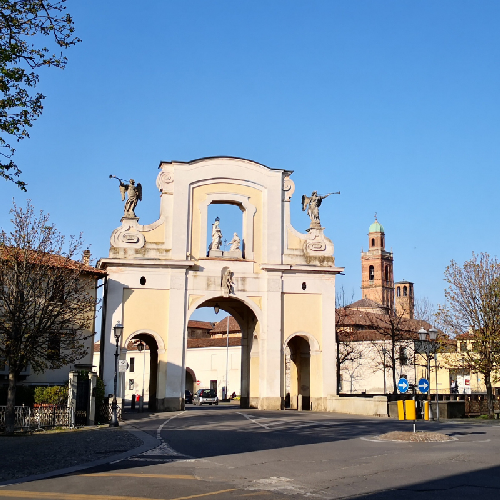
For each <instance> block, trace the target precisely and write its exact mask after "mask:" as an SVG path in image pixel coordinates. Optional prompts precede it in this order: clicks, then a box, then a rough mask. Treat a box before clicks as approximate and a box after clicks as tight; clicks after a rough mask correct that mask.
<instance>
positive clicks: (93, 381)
mask: <svg viewBox="0 0 500 500" xmlns="http://www.w3.org/2000/svg"><path fill="white" fill-rule="evenodd" d="M89 384H90V388H89V389H90V393H89V402H88V406H87V425H94V424H95V410H96V408H95V391H96V386H97V373H94V372H90V373H89Z"/></svg>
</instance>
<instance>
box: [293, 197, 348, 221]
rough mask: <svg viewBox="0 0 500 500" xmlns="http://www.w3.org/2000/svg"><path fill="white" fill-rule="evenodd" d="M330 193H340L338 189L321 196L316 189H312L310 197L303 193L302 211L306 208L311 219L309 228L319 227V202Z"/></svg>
mask: <svg viewBox="0 0 500 500" xmlns="http://www.w3.org/2000/svg"><path fill="white" fill-rule="evenodd" d="M331 194H340V191H337V192H336V193H328V194H325V195H323V196H321V195H319V194H318V192H317V191H313V192H312V194H311V196H310V197H309V196H306V195H305V194H303V195H302V211H305V210H306V209H307V215H308V216H309V218H310V219H311V226H310V227H311V228H313V227H314V228H321V223H320V222H319V207H320V206H321V202H322V201H323V200H324V199H325V198H327V197H328V196H330V195H331Z"/></svg>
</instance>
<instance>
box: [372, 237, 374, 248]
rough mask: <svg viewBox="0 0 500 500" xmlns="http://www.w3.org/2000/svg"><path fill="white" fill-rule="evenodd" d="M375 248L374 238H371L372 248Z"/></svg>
mask: <svg viewBox="0 0 500 500" xmlns="http://www.w3.org/2000/svg"><path fill="white" fill-rule="evenodd" d="M374 246H375V238H372V247H374Z"/></svg>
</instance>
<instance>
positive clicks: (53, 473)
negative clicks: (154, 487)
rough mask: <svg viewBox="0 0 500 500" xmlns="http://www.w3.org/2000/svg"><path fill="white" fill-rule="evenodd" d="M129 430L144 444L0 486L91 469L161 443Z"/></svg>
mask: <svg viewBox="0 0 500 500" xmlns="http://www.w3.org/2000/svg"><path fill="white" fill-rule="evenodd" d="M122 427H126V425H123V424H122ZM125 430H126V431H127V432H130V434H133V435H134V436H136V437H138V438H139V439H140V440H142V442H143V444H142V445H141V446H138V447H137V448H132V449H131V450H129V451H124V452H123V453H119V454H117V455H111V456H109V457H106V458H101V459H99V460H94V461H93V462H86V463H84V464H81V465H73V466H71V467H66V468H64V469H58V470H54V471H51V472H44V473H42V474H33V475H31V476H26V477H21V478H18V479H12V480H8V481H3V482H0V487H3V486H9V485H11V484H19V483H29V482H31V481H39V480H41V479H49V478H51V477H54V476H63V475H65V474H71V473H73V472H77V471H80V470H84V469H90V468H92V467H97V466H99V465H105V464H108V463H110V462H114V461H116V460H125V459H127V458H129V457H131V456H134V455H139V454H141V453H144V452H145V451H149V450H151V449H153V448H156V447H157V446H159V445H160V444H161V441H159V440H158V439H156V438H155V437H153V436H151V435H150V434H148V433H147V432H144V431H140V430H135V429H125Z"/></svg>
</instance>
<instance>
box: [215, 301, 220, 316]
mask: <svg viewBox="0 0 500 500" xmlns="http://www.w3.org/2000/svg"><path fill="white" fill-rule="evenodd" d="M219 309H220V306H219V303H218V302H216V303H215V306H214V312H215V314H219Z"/></svg>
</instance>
